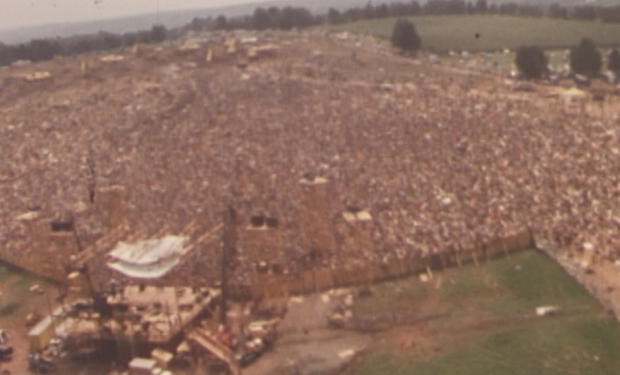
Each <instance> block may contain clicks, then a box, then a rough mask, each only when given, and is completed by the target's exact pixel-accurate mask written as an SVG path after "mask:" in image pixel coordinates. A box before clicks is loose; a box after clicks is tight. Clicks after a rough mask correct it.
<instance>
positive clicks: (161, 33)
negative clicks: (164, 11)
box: [150, 25, 168, 43]
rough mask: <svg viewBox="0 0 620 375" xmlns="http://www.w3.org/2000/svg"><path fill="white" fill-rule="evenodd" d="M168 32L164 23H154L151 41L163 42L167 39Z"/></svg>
mask: <svg viewBox="0 0 620 375" xmlns="http://www.w3.org/2000/svg"><path fill="white" fill-rule="evenodd" d="M167 34H168V30H167V29H166V26H164V25H154V26H153V27H152V28H151V38H150V39H151V42H154V43H161V42H163V41H164V40H166V35H167Z"/></svg>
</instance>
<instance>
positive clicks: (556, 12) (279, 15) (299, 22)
mask: <svg viewBox="0 0 620 375" xmlns="http://www.w3.org/2000/svg"><path fill="white" fill-rule="evenodd" d="M424 14H428V15H442V14H445V15H450V14H500V15H512V16H525V17H543V16H547V17H552V18H560V19H581V20H595V19H600V20H602V21H605V22H620V5H619V6H611V7H595V6H589V5H585V6H577V7H567V6H564V5H561V4H559V3H556V4H552V5H550V6H548V7H543V6H538V5H528V4H518V3H502V4H488V3H487V0H473V1H465V0H429V1H428V2H426V3H424V4H422V5H421V4H420V3H419V2H418V1H416V0H413V1H409V2H399V3H390V4H385V3H383V4H378V5H373V4H372V3H371V2H369V3H368V4H367V5H366V6H364V7H353V8H350V9H347V10H344V11H339V10H337V9H334V8H331V9H329V10H328V12H327V13H326V14H320V15H314V14H312V12H310V11H309V10H308V9H306V8H303V7H292V6H286V7H282V8H280V7H276V6H273V7H268V8H265V7H258V8H256V9H255V10H254V13H253V14H252V15H248V16H239V17H231V18H228V17H226V16H224V15H220V16H218V17H215V18H213V17H206V18H199V17H196V18H194V19H193V20H192V21H191V22H189V23H188V24H186V25H184V26H181V27H178V28H174V29H171V30H168V29H166V27H165V26H163V25H155V26H153V27H152V28H151V29H150V30H143V31H137V32H129V33H124V34H115V33H109V32H99V33H97V34H90V35H79V36H72V37H68V38H54V39H35V40H32V41H30V42H28V43H22V44H17V45H4V44H2V43H0V66H1V65H8V64H11V63H13V62H15V61H17V60H30V61H35V62H36V61H42V60H48V59H51V58H52V57H54V56H59V55H60V56H68V55H75V54H80V53H87V52H93V51H106V50H114V49H119V48H122V47H128V46H132V45H134V44H136V43H158V42H162V41H164V40H166V39H168V38H170V39H173V38H176V37H177V36H179V35H182V34H184V33H186V32H187V31H190V30H193V31H205V30H233V29H250V30H266V29H283V30H289V29H292V28H303V27H309V26H314V25H319V24H325V23H328V24H340V23H346V22H354V21H359V20H367V19H377V18H387V17H407V16H413V15H424Z"/></svg>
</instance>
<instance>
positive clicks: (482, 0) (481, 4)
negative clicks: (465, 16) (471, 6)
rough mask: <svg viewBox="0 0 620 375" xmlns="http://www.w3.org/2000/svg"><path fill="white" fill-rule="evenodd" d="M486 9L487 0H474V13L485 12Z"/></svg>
mask: <svg viewBox="0 0 620 375" xmlns="http://www.w3.org/2000/svg"><path fill="white" fill-rule="evenodd" d="M487 9H488V4H487V0H478V1H476V8H475V10H476V13H486V12H487Z"/></svg>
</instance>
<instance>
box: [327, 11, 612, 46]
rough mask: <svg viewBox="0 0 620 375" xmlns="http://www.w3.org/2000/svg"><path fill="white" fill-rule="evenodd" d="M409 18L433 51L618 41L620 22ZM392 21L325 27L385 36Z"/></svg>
mask: <svg viewBox="0 0 620 375" xmlns="http://www.w3.org/2000/svg"><path fill="white" fill-rule="evenodd" d="M410 19H411V20H412V21H413V22H414V23H415V25H416V28H417V30H418V33H419V34H420V37H421V38H422V44H423V46H424V48H426V49H428V50H430V51H435V52H448V51H461V50H467V51H496V50H503V49H505V48H509V49H515V48H518V47H519V46H521V45H524V44H527V45H537V46H540V47H543V48H567V47H570V46H572V45H575V44H577V43H578V42H579V40H581V39H582V38H585V37H587V38H592V39H593V40H594V41H595V42H596V43H597V44H598V45H600V46H612V45H619V44H620V24H607V23H601V22H594V21H577V20H557V19H552V18H529V17H510V16H498V15H442V16H415V17H410ZM395 21H396V19H395V18H384V19H374V20H364V21H358V22H352V23H346V24H342V25H332V26H328V27H329V28H330V30H334V31H350V32H355V33H363V34H371V35H376V36H378V37H381V38H386V39H387V38H390V36H391V35H392V28H393V27H394V22H395ZM476 34H478V36H479V37H478V38H476Z"/></svg>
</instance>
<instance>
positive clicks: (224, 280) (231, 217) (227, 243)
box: [220, 206, 237, 326]
mask: <svg viewBox="0 0 620 375" xmlns="http://www.w3.org/2000/svg"><path fill="white" fill-rule="evenodd" d="M236 248H237V212H236V211H235V209H234V208H233V207H232V206H228V210H226V212H225V213H224V232H223V234H222V263H221V285H222V299H221V304H220V323H221V324H222V325H224V326H226V312H227V303H228V263H229V257H230V254H231V253H234V251H235V250H236Z"/></svg>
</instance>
